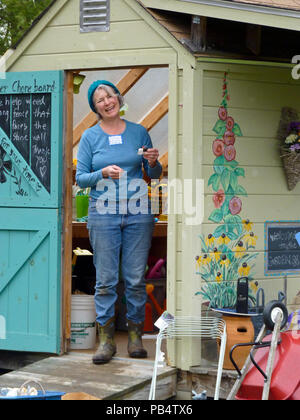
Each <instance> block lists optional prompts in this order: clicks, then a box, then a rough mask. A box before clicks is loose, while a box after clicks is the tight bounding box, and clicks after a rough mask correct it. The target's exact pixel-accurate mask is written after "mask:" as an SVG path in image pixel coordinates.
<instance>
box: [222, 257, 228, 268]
mask: <svg viewBox="0 0 300 420" xmlns="http://www.w3.org/2000/svg"><path fill="white" fill-rule="evenodd" d="M220 264H221V265H225V267H226V268H227V267H228V266H229V264H230V260H229V259H228V258H227V257H226V255H223V256H222V259H221V262H220Z"/></svg>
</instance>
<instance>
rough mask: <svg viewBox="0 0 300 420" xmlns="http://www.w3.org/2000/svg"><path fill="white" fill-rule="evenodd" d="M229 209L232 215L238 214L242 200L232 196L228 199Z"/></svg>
mask: <svg viewBox="0 0 300 420" xmlns="http://www.w3.org/2000/svg"><path fill="white" fill-rule="evenodd" d="M229 210H230V213H231V214H232V215H236V214H239V213H240V211H241V210H242V201H241V199H240V198H238V197H233V198H232V199H231V200H230V201H229Z"/></svg>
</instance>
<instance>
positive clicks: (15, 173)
mask: <svg viewBox="0 0 300 420" xmlns="http://www.w3.org/2000/svg"><path fill="white" fill-rule="evenodd" d="M62 97H63V72H59V71H55V72H30V73H29V72H28V73H27V72H26V73H7V74H6V78H5V79H0V350H16V351H31V352H47V353H59V352H60V349H61V230H62V229H61V226H62V224H61V203H62V200H61V195H62V165H63V162H62V130H63V124H62V115H63V109H62V103H63V101H62Z"/></svg>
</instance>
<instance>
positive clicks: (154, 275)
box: [146, 258, 166, 279]
mask: <svg viewBox="0 0 300 420" xmlns="http://www.w3.org/2000/svg"><path fill="white" fill-rule="evenodd" d="M165 262H166V260H165V259H164V258H160V259H159V260H158V261H157V262H156V263H155V265H154V267H151V268H150V269H149V272H148V273H147V275H146V278H147V279H160V278H161V277H164V276H163V274H162V268H163V266H164V265H165Z"/></svg>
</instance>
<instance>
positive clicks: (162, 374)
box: [0, 352, 177, 400]
mask: <svg viewBox="0 0 300 420" xmlns="http://www.w3.org/2000/svg"><path fill="white" fill-rule="evenodd" d="M153 365H154V362H153V361H149V360H138V359H130V358H121V357H115V358H113V360H111V361H110V362H109V363H108V364H105V365H99V366H95V365H93V364H92V362H91V356H90V355H89V354H84V353H78V352H70V353H68V354H65V355H63V356H54V357H48V358H46V359H43V360H40V361H38V362H35V363H33V364H31V365H28V366H26V367H24V368H22V369H19V370H15V371H13V372H10V373H6V374H4V375H2V376H0V388H2V387H14V388H15V387H19V386H21V385H22V384H23V383H24V382H25V381H27V380H37V381H38V382H39V383H41V384H42V386H43V387H44V389H45V390H47V391H62V392H66V393H71V392H72V393H73V392H84V393H87V394H89V395H92V396H94V397H97V398H100V399H110V400H126V399H127V400H147V399H148V395H149V390H150V385H151V379H152V371H153ZM176 373H177V369H175V368H171V367H168V366H167V367H163V368H159V370H158V376H157V387H156V399H157V400H165V399H168V398H171V397H173V396H175V394H176V380H177V374H176Z"/></svg>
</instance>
